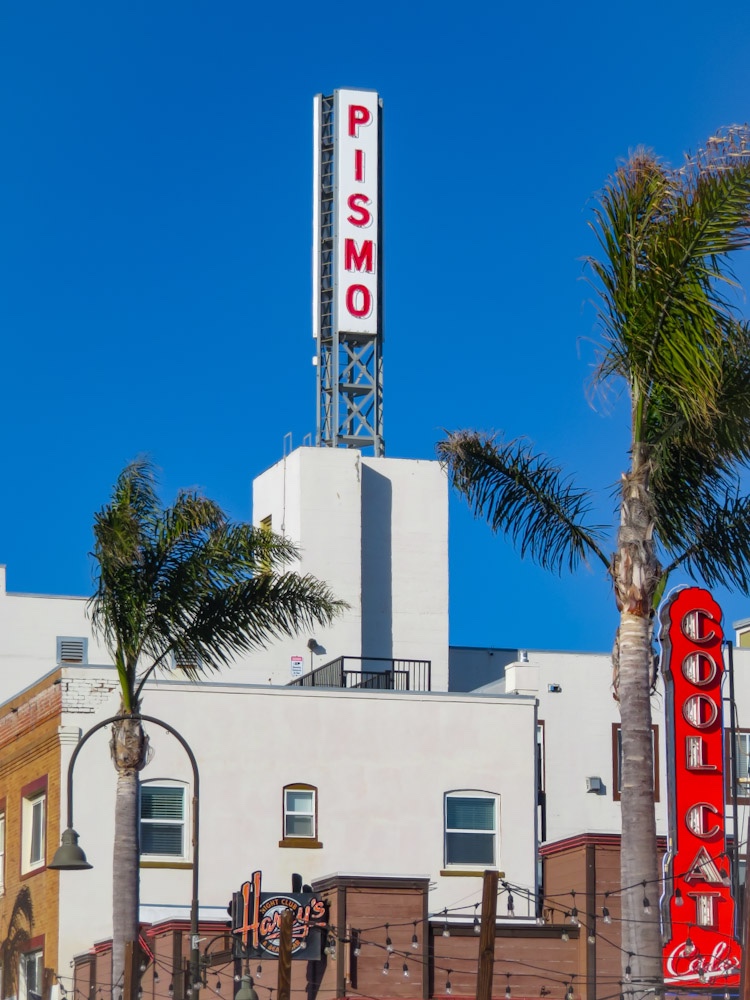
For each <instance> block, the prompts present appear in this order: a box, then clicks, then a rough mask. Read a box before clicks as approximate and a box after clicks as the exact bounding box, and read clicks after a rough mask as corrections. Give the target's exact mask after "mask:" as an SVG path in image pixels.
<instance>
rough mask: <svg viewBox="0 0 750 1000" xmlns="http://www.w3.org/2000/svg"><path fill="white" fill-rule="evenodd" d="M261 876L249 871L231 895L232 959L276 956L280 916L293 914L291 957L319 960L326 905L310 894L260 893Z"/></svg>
mask: <svg viewBox="0 0 750 1000" xmlns="http://www.w3.org/2000/svg"><path fill="white" fill-rule="evenodd" d="M260 880H261V873H260V872H253V874H252V878H251V879H250V881H249V882H244V883H243V885H242V887H241V889H240V891H239V892H235V893H232V935H233V937H234V954H235V957H236V958H274V957H275V956H277V955H278V954H279V937H280V933H281V917H282V916H283V913H284V911H285V910H291V911H292V912H293V913H294V924H293V925H292V958H293V959H295V958H296V959H305V961H308V962H314V961H316V960H317V959H319V958H320V936H321V935H320V932H321V930H322V929H323V928H324V927H325V926H326V923H327V919H326V916H327V914H326V903H325V901H324V900H322V899H320V897H319V896H317V895H316V894H315V893H314V892H261V888H260Z"/></svg>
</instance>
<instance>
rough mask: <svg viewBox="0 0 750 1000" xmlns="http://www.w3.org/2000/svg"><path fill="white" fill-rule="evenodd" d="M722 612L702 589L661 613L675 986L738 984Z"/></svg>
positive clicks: (669, 966)
mask: <svg viewBox="0 0 750 1000" xmlns="http://www.w3.org/2000/svg"><path fill="white" fill-rule="evenodd" d="M722 640H723V633H722V629H721V610H720V608H719V606H718V605H717V604H716V602H715V601H714V600H713V598H712V597H711V595H710V594H709V593H708V592H707V591H705V590H701V589H700V588H697V587H690V588H685V589H683V590H680V591H678V592H677V593H676V594H675V595H674V596H673V597H672V598H671V599H670V601H669V602H668V604H667V606H666V607H665V609H664V612H663V613H662V644H663V646H664V657H663V666H662V669H663V673H664V679H665V684H666V708H667V733H666V740H667V759H668V764H669V770H670V777H671V780H670V781H669V782H668V786H669V789H670V799H669V827H670V853H669V854H668V855H667V858H666V859H665V876H666V877H665V900H664V915H665V918H666V919H665V923H666V925H667V926H666V927H665V931H667V932H668V934H667V937H668V940H666V942H665V946H664V970H665V976H666V979H667V981H669V982H689V983H704V982H708V981H710V980H712V979H716V978H718V977H721V981H722V983H723V984H726V985H727V986H729V985H734V984H736V983H737V982H738V981H739V977H738V969H739V965H740V949H739V945H738V943H737V941H736V940H735V937H734V935H735V912H734V910H735V904H734V899H733V898H732V894H731V890H730V887H729V885H728V882H729V878H728V874H727V873H728V867H729V866H728V860H727V856H726V834H725V829H724V815H725V801H724V800H725V794H724V747H723V740H724V735H723V727H722V695H721V680H722V673H723V659H722Z"/></svg>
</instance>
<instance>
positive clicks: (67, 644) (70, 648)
mask: <svg viewBox="0 0 750 1000" xmlns="http://www.w3.org/2000/svg"><path fill="white" fill-rule="evenodd" d="M88 647H89V641H88V639H85V638H82V637H80V636H70V635H58V637H57V662H58V663H88Z"/></svg>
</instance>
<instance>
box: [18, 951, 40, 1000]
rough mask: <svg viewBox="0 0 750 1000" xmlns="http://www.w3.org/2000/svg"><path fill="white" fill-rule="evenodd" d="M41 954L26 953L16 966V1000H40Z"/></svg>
mask: <svg viewBox="0 0 750 1000" xmlns="http://www.w3.org/2000/svg"><path fill="white" fill-rule="evenodd" d="M42 973H43V964H42V952H41V951H27V952H26V954H24V955H21V960H20V962H19V964H18V1000H42V981H43V980H42Z"/></svg>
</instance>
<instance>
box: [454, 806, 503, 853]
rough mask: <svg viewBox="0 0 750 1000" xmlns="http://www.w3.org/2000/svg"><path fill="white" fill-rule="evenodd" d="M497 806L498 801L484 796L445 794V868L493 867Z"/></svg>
mask: <svg viewBox="0 0 750 1000" xmlns="http://www.w3.org/2000/svg"><path fill="white" fill-rule="evenodd" d="M499 805H500V797H499V796H498V795H494V794H491V793H488V792H479V791H462V792H448V793H447V794H446V796H445V863H446V865H485V866H489V867H494V866H495V865H496V864H497V832H498V813H499Z"/></svg>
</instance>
